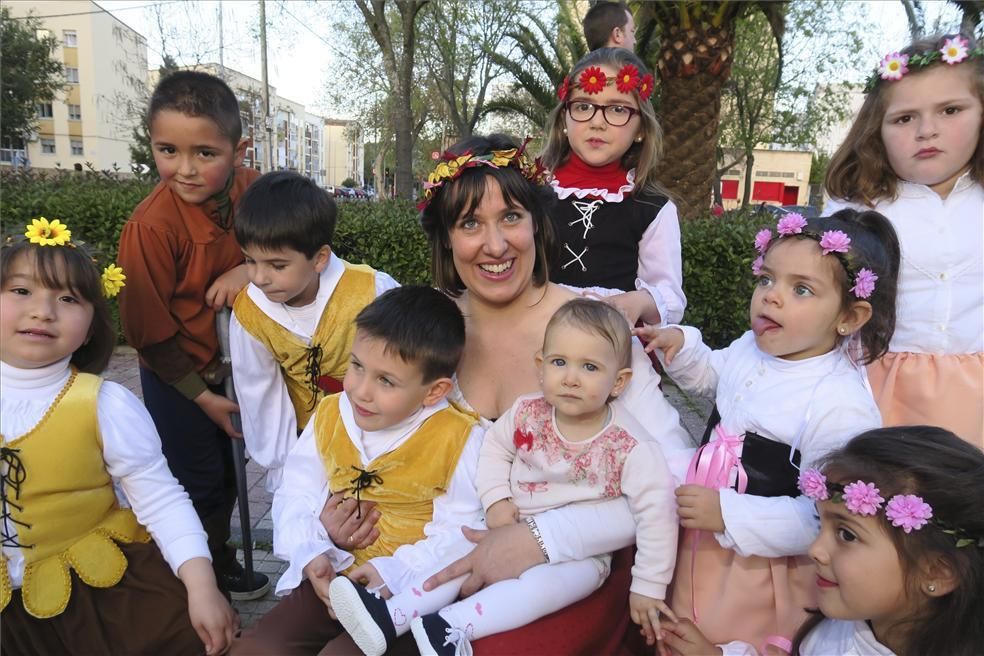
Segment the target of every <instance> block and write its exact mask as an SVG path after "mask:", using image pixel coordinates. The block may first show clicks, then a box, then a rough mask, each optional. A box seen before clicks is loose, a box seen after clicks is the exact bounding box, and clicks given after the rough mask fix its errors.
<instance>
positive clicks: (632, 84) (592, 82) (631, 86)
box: [557, 64, 653, 102]
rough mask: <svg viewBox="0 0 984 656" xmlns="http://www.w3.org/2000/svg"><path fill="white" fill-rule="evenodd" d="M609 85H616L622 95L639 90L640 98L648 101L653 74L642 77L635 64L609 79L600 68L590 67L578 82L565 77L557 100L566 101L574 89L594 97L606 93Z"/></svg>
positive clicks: (583, 72) (651, 90) (623, 68)
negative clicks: (605, 90)
mask: <svg viewBox="0 0 984 656" xmlns="http://www.w3.org/2000/svg"><path fill="white" fill-rule="evenodd" d="M609 84H614V85H615V88H616V89H618V90H619V91H621V92H622V93H632V92H633V91H636V90H638V91H639V97H640V98H642V99H643V100H648V99H649V96H651V95H652V93H653V76H652V73H646V74H645V75H640V74H639V68H638V67H636V66H634V65H633V64H626V65H624V66H623V67H622V68H621V69H619V71H618V73H616V74H615V77H608V76H607V75H605V72H604V71H603V70H601V68H600V67H598V66H588V67H587V68H586V69H584V70H583V71H581V74H580V75H579V76H578V77H577V81H574V80H572V79H571V78H570V77H565V78H564V81H563V82H561V83H560V86H559V87H558V88H557V98H559V99H560V102H564V101H566V100H567V96H568V95H570V92H571V89H572V88H577V89H580V90H581V91H583V92H584V93H586V94H588V95H589V96H593V95H594V94H596V93H601V92H602V91H604V89H605V87H606V86H608V85H609Z"/></svg>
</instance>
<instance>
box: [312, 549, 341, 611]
mask: <svg viewBox="0 0 984 656" xmlns="http://www.w3.org/2000/svg"><path fill="white" fill-rule="evenodd" d="M304 576H306V577H307V578H308V580H309V581H310V582H311V587H312V588H314V594H316V595H318V599H320V600H321V602H322V603H323V604H324V605H325V606H326V607H327V608H328V614H329V615H330V616H331V619H333V620H334V619H338V618H336V617H335V611H333V610H332V608H331V596H330V595H329V594H328V586H329V585H331V581H332V579H334V578H335V568H334V567H332V565H331V561H330V560H328V556H326V555H324V554H321V555H319V556H315V557H314V558H313V559H312V560H311V562H310V563H308V564H307V565H305V566H304Z"/></svg>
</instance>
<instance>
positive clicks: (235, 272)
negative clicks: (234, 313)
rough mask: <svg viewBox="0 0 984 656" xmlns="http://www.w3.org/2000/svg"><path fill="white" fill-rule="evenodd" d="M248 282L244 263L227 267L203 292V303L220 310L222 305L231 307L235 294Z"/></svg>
mask: <svg viewBox="0 0 984 656" xmlns="http://www.w3.org/2000/svg"><path fill="white" fill-rule="evenodd" d="M248 284H249V276H247V275H246V265H245V264H240V265H239V266H237V267H235V268H232V269H229V270H228V271H226V272H225V273H223V274H222V275H221V276H219V277H218V278H216V279H215V282H213V283H212V286H211V287H209V288H208V290H206V292H205V304H206V305H208V306H209V307H211V308H212V309H213V310H216V311H218V310H221V309H222V308H223V307H226V306H228V307H232V303H233V301H235V300H236V296H237V295H238V294H239V292H241V291H242V290H243V289H244V288H245V287H246V285H248Z"/></svg>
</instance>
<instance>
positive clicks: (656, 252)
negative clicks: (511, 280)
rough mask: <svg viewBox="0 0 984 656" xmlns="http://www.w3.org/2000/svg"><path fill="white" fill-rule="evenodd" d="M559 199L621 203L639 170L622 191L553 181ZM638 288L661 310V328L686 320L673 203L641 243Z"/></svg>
mask: <svg viewBox="0 0 984 656" xmlns="http://www.w3.org/2000/svg"><path fill="white" fill-rule="evenodd" d="M551 185H552V186H553V189H554V192H555V193H556V194H557V198H559V199H560V200H564V199H566V198H569V197H574V198H579V199H580V198H585V197H587V196H591V197H592V198H601V199H602V200H604V201H605V202H606V203H621V202H622V201H623V200H626V199H627V198H628V197H629V196H630V194H631V193H632V190H633V189H635V169H632V170H631V171H629V172H628V173H627V174H626V176H625V184H624V185H622V186H621V187H620V188H619V189H618V191H614V192H612V191H608V190H607V189H582V188H580V187H562V186H560V183H558V182H557V180H556V179H555V180H552V181H551ZM638 276H639V277H638V278H636V281H635V286H636V289H640V290H643V289H644V290H646V291H647V292H649V293H650V294H651V295H652V297H653V300H654V301H656V307H657V309H658V310H659V316H660V320H661V321H662V324H661V325H666V324H668V323H676V322H677V321H680V319H682V318H683V311H684V310H685V309H686V308H687V297H686V296H684V294H683V256H682V255H681V252H680V218H679V215H678V213H677V207H676V205H675V204H674V203H673V201H671V200H670V201H667V202H666V204H665V205H663V207H662V208H660V210H659V212H658V213H657V214H656V218H655V219H653V222H652V223H650V224H649V227H648V228H646V230H645V232H643V234H642V239H640V240H639V268H638Z"/></svg>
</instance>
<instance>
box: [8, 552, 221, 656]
mask: <svg viewBox="0 0 984 656" xmlns="http://www.w3.org/2000/svg"><path fill="white" fill-rule="evenodd" d="M119 547H120V549H122V550H123V554H124V555H125V556H126V559H127V562H128V564H127V568H126V572H125V573H124V574H123V579H122V580H121V581H120V582H119V583H117V584H116V585H114V586H113V587H111V588H93V587H90V586H88V585H86V584H84V583H82V581H80V580H79V578H78V576H77V575H76V574H75V572H72V575H71V576H72V596H71V598H70V599H69V601H68V606H67V607H66V608H65V611H64V612H63V613H61V614H60V615H56V616H55V617H49V618H47V619H38V618H37V617H33V616H31V615H29V614H28V612H27V611H26V610H24V604H23V602H22V601H21V593H20V590H19V589H18V590H15V591H14V594H13V597H12V598H11V600H10V603H9V604H7V607H6V608H5V609H4V610H3V613H2V614H0V653H2V654H3V656H8V655H10V656H19V655H20V654H24V655H25V656H27V655H30V656H34V655H39V656H41V655H43V656H48V655H49V654H79V655H80V656H81V655H88V654H94V655H95V654H99V655H100V656H103V655H108V654H114V655H115V654H120V655H121V656H122V655H126V656H142V655H144V654H147V655H148V656H151V655H153V656H157V655H159V654H182V655H183V654H203V653H205V646H204V645H203V644H202V641H201V639H200V638H199V637H198V633H197V632H196V631H195V629H194V627H192V625H191V619H190V618H189V617H188V596H187V592H186V591H185V587H184V584H182V583H181V581H180V580H179V579H178V578H177V577H176V576H175V575H174V573H173V572H172V571H171V568H170V567H169V566H168V564H167V562H165V560H164V557H163V556H162V555H161V552H160V550H158V548H157V545H156V544H154V543H153V542H149V543H147V544H120V545H119Z"/></svg>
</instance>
